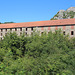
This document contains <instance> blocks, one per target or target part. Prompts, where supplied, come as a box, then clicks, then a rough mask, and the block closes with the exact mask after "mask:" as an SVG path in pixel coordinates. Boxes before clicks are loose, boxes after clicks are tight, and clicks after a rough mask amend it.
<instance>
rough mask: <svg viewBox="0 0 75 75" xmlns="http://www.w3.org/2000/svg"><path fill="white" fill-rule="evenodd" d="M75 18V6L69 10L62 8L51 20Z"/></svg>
mask: <svg viewBox="0 0 75 75" xmlns="http://www.w3.org/2000/svg"><path fill="white" fill-rule="evenodd" d="M70 18H75V7H70V8H68V9H67V10H60V11H58V12H57V14H56V15H55V16H54V17H53V18H51V20H58V19H70Z"/></svg>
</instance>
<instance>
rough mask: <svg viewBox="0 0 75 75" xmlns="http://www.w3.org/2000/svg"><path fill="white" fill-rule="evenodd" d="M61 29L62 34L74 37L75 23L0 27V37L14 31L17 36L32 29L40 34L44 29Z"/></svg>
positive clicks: (28, 33)
mask: <svg viewBox="0 0 75 75" xmlns="http://www.w3.org/2000/svg"><path fill="white" fill-rule="evenodd" d="M58 29H61V30H62V32H63V34H64V35H67V34H69V36H70V37H75V25H64V26H63V25H57V26H35V27H19V28H16V27H15V28H0V39H1V40H2V39H3V36H5V35H6V34H7V33H8V32H16V33H17V34H18V35H19V36H20V35H21V34H22V33H25V34H26V35H29V36H30V35H31V34H32V33H33V31H34V30H35V31H36V32H37V31H39V32H40V35H41V34H42V33H43V32H44V31H45V32H47V33H48V32H49V31H52V32H54V31H55V30H58Z"/></svg>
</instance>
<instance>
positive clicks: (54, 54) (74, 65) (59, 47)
mask: <svg viewBox="0 0 75 75" xmlns="http://www.w3.org/2000/svg"><path fill="white" fill-rule="evenodd" d="M0 75H75V38H71V39H70V38H69V36H64V35H63V34H62V33H61V31H60V30H58V31H55V32H54V33H52V32H51V31H50V32H49V33H48V34H46V33H44V34H42V35H41V36H39V34H37V33H35V32H34V33H33V35H31V37H29V36H27V37H25V35H24V34H23V35H21V36H18V35H17V34H16V33H8V34H7V35H6V36H5V37H4V39H3V40H2V41H0Z"/></svg>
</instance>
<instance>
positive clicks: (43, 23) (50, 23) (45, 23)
mask: <svg viewBox="0 0 75 75" xmlns="http://www.w3.org/2000/svg"><path fill="white" fill-rule="evenodd" d="M73 24H75V18H73V19H61V20H48V21H37V22H24V23H10V24H0V28H17V27H36V26H57V25H73Z"/></svg>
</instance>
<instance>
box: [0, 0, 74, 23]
mask: <svg viewBox="0 0 75 75" xmlns="http://www.w3.org/2000/svg"><path fill="white" fill-rule="evenodd" d="M69 7H75V0H0V22H2V23H3V22H10V21H13V22H16V23H18V22H32V21H43V20H50V19H51V18H52V17H53V16H54V15H55V14H56V13H57V12H58V11H59V10H61V9H64V10H66V9H67V8H69Z"/></svg>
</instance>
